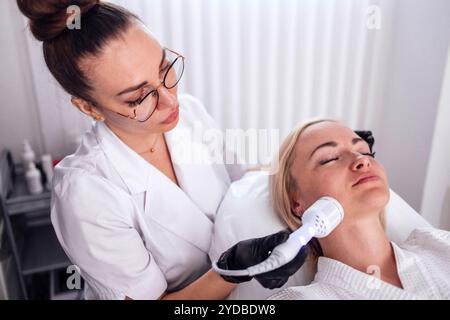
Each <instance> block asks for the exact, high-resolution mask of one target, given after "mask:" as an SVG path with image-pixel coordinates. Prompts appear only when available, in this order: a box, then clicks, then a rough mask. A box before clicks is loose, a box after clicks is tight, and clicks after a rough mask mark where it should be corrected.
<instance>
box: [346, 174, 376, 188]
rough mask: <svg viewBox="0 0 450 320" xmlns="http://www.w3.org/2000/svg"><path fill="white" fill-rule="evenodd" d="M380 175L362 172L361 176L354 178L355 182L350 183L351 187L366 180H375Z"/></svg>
mask: <svg viewBox="0 0 450 320" xmlns="http://www.w3.org/2000/svg"><path fill="white" fill-rule="evenodd" d="M379 179H380V177H378V176H377V175H374V174H364V175H362V176H360V177H359V179H358V180H356V182H355V183H354V184H353V185H352V187H356V186H358V185H360V184H363V183H366V182H370V181H375V180H379Z"/></svg>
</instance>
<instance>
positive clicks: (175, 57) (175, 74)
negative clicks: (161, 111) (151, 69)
mask: <svg viewBox="0 0 450 320" xmlns="http://www.w3.org/2000/svg"><path fill="white" fill-rule="evenodd" d="M164 55H165V58H164V62H163V69H162V70H161V71H160V73H161V74H164V76H163V77H162V80H161V83H160V84H159V86H158V87H156V88H155V89H153V90H151V91H149V92H146V93H145V94H144V95H143V97H142V98H140V99H138V100H137V101H135V102H133V104H135V105H136V107H134V108H133V109H132V115H124V114H121V113H119V112H116V113H117V114H119V115H121V116H123V117H125V118H129V119H132V120H137V121H139V122H146V121H147V120H148V119H150V117H151V116H152V115H153V114H154V113H155V111H156V108H157V106H158V103H159V93H158V90H159V89H160V88H161V87H162V86H164V87H165V88H166V89H173V88H175V87H176V86H177V85H178V83H179V82H180V80H181V77H182V76H183V73H184V57H183V56H182V55H181V54H179V53H176V52H175V51H173V50H170V49H168V48H164ZM164 72H165V73H164Z"/></svg>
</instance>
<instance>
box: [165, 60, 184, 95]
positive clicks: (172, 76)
mask: <svg viewBox="0 0 450 320" xmlns="http://www.w3.org/2000/svg"><path fill="white" fill-rule="evenodd" d="M183 73H184V59H183V57H177V58H175V60H174V62H173V63H172V66H171V67H170V68H169V69H168V70H167V73H166V75H165V77H164V85H165V86H166V88H167V89H172V88H175V87H176V86H177V84H178V82H180V80H181V77H182V76H183Z"/></svg>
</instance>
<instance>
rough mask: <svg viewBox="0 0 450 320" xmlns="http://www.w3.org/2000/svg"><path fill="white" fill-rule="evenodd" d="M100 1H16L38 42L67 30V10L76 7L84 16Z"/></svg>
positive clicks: (49, 39)
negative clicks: (28, 20)
mask: <svg viewBox="0 0 450 320" xmlns="http://www.w3.org/2000/svg"><path fill="white" fill-rule="evenodd" d="M99 3H100V0H17V5H18V6H19V9H20V11H21V12H22V13H23V14H24V15H25V16H26V17H27V18H28V19H30V29H31V32H32V33H33V35H34V37H35V38H36V39H38V40H40V41H51V40H53V39H55V38H56V37H58V36H59V35H61V34H62V33H63V32H64V31H65V30H67V23H68V19H69V17H70V15H71V12H70V11H69V12H67V8H68V7H70V6H72V5H76V6H78V7H80V12H81V14H85V13H86V12H88V11H89V10H90V9H92V8H93V7H94V6H95V5H97V4H99Z"/></svg>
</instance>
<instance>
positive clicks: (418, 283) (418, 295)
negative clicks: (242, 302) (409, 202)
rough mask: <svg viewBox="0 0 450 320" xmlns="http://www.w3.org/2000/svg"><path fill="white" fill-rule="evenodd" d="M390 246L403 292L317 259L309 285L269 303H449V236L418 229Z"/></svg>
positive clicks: (346, 268)
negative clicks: (398, 301)
mask: <svg viewBox="0 0 450 320" xmlns="http://www.w3.org/2000/svg"><path fill="white" fill-rule="evenodd" d="M391 243H392V246H393V248H394V253H395V260H396V263H397V270H398V275H399V277H400V280H401V282H402V286H403V289H400V288H398V287H396V286H393V285H391V284H389V283H387V282H384V281H382V280H380V279H379V278H377V277H375V276H372V275H369V274H366V273H364V272H361V271H358V270H356V269H354V268H352V267H350V266H348V265H346V264H343V263H341V262H339V261H336V260H333V259H329V258H325V257H320V258H319V262H318V270H317V274H316V276H315V278H314V281H313V282H312V283H311V284H310V285H308V286H299V287H291V288H288V289H285V290H282V291H280V292H278V293H277V294H275V295H273V296H271V297H270V298H269V299H283V300H284V299H288V300H290V299H299V300H307V299H349V300H359V299H364V300H378V299H381V300H394V299H402V300H403V299H405V300H406V299H450V232H448V231H444V230H437V229H417V230H414V231H413V232H412V233H411V235H410V236H409V237H408V239H407V240H406V241H405V242H404V243H403V244H402V245H400V246H399V245H396V244H395V243H394V242H391Z"/></svg>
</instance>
